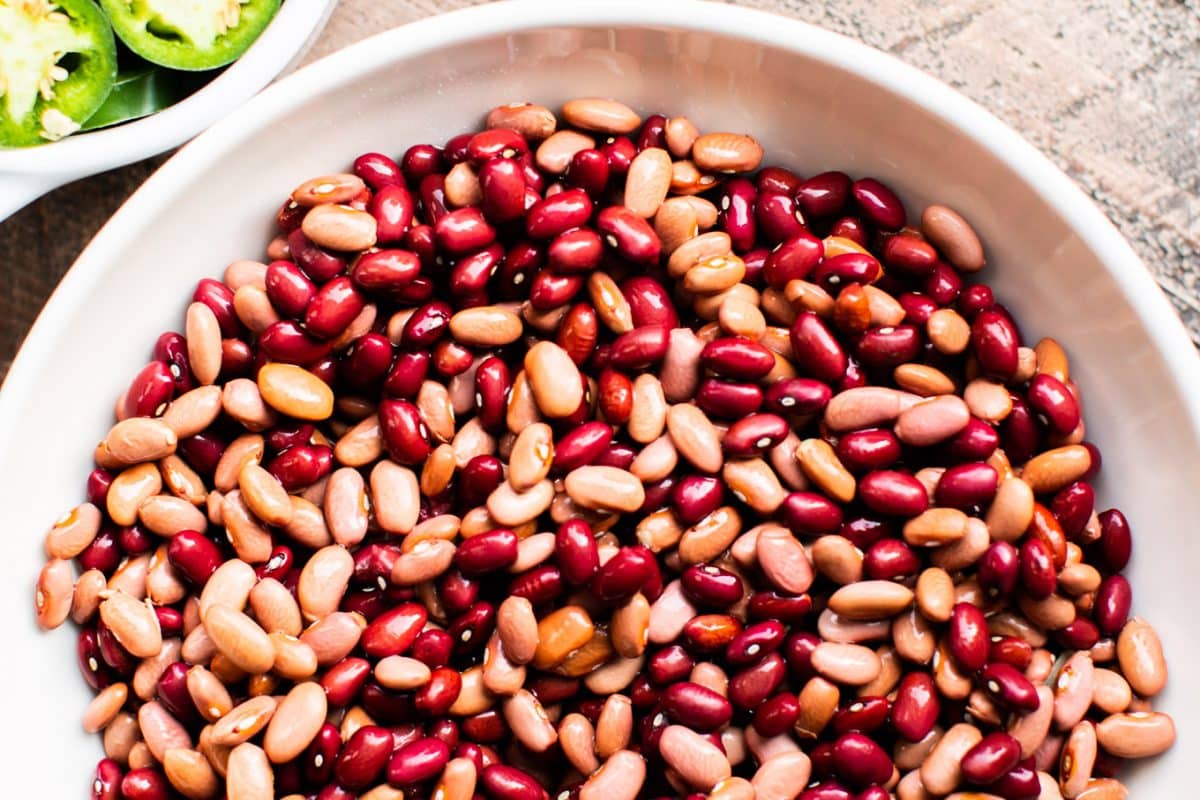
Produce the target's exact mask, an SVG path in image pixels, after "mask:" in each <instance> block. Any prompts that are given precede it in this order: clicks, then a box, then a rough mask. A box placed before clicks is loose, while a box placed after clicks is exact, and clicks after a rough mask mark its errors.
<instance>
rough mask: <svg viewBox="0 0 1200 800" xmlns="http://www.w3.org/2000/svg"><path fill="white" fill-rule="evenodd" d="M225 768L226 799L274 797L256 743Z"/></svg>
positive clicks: (246, 745) (263, 756) (268, 765)
mask: <svg viewBox="0 0 1200 800" xmlns="http://www.w3.org/2000/svg"><path fill="white" fill-rule="evenodd" d="M323 207H324V206H318V208H323ZM309 213H310V214H311V213H312V212H309ZM227 770H228V774H227V775H226V777H225V793H226V795H227V797H228V800H273V798H274V797H275V773H274V772H273V771H272V769H271V762H270V761H269V760H268V759H267V754H266V753H265V752H263V750H262V748H260V747H258V746H257V745H254V744H250V743H249V742H245V743H243V744H239V745H238V746H237V747H235V748H233V751H232V752H230V754H229V764H228V767H227Z"/></svg>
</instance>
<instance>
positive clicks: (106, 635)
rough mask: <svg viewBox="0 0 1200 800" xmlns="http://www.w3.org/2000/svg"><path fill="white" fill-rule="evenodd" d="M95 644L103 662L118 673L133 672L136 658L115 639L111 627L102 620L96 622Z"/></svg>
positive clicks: (127, 673) (130, 673)
mask: <svg viewBox="0 0 1200 800" xmlns="http://www.w3.org/2000/svg"><path fill="white" fill-rule="evenodd" d="M96 644H97V645H98V646H99V649H100V657H101V658H102V659H103V660H104V663H105V664H108V666H110V667H112V668H113V670H114V671H115V672H116V673H117V674H118V675H122V676H124V675H132V674H133V671H134V670H135V669H136V668H137V665H138V660H137V659H136V658H135V657H134V656H132V655H130V653H129V651H128V650H126V649H125V648H124V647H123V646H122V645H121V643H120V642H118V641H117V637H116V636H115V635H114V634H113V632H112V629H111V628H109V627H108V626H107V625H105V624H104V622H103V621H100V622H97V623H96Z"/></svg>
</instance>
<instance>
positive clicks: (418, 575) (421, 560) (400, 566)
mask: <svg viewBox="0 0 1200 800" xmlns="http://www.w3.org/2000/svg"><path fill="white" fill-rule="evenodd" d="M454 550H455V547H454V545H453V544H451V543H450V542H447V541H443V540H440V539H426V540H424V541H421V542H418V543H417V545H416V546H415V547H413V549H412V550H411V551H410V552H407V553H403V554H402V555H401V556H400V557H399V558H398V559H396V563H395V565H393V567H392V582H393V583H398V584H400V585H402V586H412V585H414V584H417V583H421V582H422V581H427V580H432V579H433V578H436V577H437V576H438V575H441V574H442V573H443V572H445V571H446V570H447V569H449V568H450V563H451V562H452V561H453V560H454Z"/></svg>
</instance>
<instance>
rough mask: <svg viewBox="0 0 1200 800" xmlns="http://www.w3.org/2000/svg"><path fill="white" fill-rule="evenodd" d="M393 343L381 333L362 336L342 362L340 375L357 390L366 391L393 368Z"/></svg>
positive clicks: (350, 348) (348, 350)
mask: <svg viewBox="0 0 1200 800" xmlns="http://www.w3.org/2000/svg"><path fill="white" fill-rule="evenodd" d="M392 355H393V353H392V343H391V342H390V341H388V338H387V337H386V336H384V335H383V334H381V333H368V334H366V335H364V336H360V337H359V338H358V339H357V340H356V341H355V342H354V344H353V345H351V346H350V347H349V348H348V349H347V351H346V356H345V358H344V360H343V361H342V362H341V368H340V370H339V375H340V376H341V378H342V380H344V381H346V383H347V384H348V385H349V386H351V387H353V388H357V389H360V390H361V389H366V388H368V387H371V386H373V385H374V384H375V383H376V381H379V380H381V379H382V378H383V377H384V375H385V374H387V371H388V370H389V369H390V368H391V366H392Z"/></svg>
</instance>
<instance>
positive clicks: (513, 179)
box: [479, 158, 525, 223]
mask: <svg viewBox="0 0 1200 800" xmlns="http://www.w3.org/2000/svg"><path fill="white" fill-rule="evenodd" d="M479 189H480V194H481V200H482V205H483V213H484V215H485V216H486V217H487V218H488V220H489V221H491V222H494V223H502V222H511V221H513V220H515V219H518V218H520V216H521V215H522V214H523V213H524V212H525V170H524V168H523V167H522V166H521V164H520V163H519V162H518V161H516V160H514V159H512V158H494V159H492V160H490V161H488V162H487V163H485V164H483V166H481V167H480V168H479Z"/></svg>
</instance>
